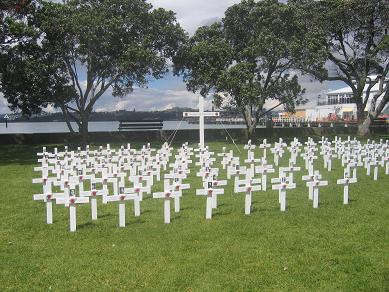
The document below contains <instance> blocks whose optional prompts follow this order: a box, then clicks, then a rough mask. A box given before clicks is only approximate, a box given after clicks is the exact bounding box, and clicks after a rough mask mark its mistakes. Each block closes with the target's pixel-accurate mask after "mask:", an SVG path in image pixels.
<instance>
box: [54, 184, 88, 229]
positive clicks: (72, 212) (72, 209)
mask: <svg viewBox="0 0 389 292" xmlns="http://www.w3.org/2000/svg"><path fill="white" fill-rule="evenodd" d="M56 203H57V204H61V205H65V207H67V208H69V223H70V224H69V225H70V232H74V231H76V226H77V222H76V217H77V216H76V205H78V204H88V203H89V198H88V197H76V196H75V195H74V190H71V195H70V196H69V197H64V198H58V199H57V200H56Z"/></svg>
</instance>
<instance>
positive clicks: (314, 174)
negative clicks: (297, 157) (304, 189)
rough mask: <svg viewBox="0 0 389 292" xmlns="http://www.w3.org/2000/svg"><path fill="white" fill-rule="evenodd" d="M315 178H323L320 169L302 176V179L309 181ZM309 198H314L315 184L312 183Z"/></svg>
mask: <svg viewBox="0 0 389 292" xmlns="http://www.w3.org/2000/svg"><path fill="white" fill-rule="evenodd" d="M315 178H317V179H321V174H320V173H319V171H318V170H315V171H314V172H311V173H309V174H308V175H303V176H302V180H303V181H307V182H313V181H314V180H315ZM308 198H309V199H310V200H313V186H312V185H308Z"/></svg>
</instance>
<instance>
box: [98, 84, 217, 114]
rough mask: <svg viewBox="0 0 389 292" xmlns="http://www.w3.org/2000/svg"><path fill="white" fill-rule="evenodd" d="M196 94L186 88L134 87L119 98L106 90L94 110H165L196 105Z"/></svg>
mask: <svg viewBox="0 0 389 292" xmlns="http://www.w3.org/2000/svg"><path fill="white" fill-rule="evenodd" d="M198 96H199V95H198V94H194V93H191V92H189V91H187V90H186V89H180V88H176V89H170V90H161V89H157V88H135V89H134V91H133V92H132V93H131V94H129V95H128V96H125V97H122V98H119V97H112V95H111V92H110V91H107V92H106V93H105V94H104V95H103V97H102V98H101V99H100V100H99V101H98V102H97V103H96V106H95V111H97V112H102V111H119V110H132V109H134V108H135V109H136V110H137V111H147V110H152V111H157V110H166V109H169V108H173V107H190V108H197V107H198ZM210 107H211V102H210V101H207V102H206V108H207V109H209V108H210Z"/></svg>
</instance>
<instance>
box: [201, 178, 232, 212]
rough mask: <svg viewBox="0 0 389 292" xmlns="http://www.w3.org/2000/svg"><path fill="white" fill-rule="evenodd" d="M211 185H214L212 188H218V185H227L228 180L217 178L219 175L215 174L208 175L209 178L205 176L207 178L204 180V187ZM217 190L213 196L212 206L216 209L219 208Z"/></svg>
mask: <svg viewBox="0 0 389 292" xmlns="http://www.w3.org/2000/svg"><path fill="white" fill-rule="evenodd" d="M210 185H212V188H214V189H215V188H216V187H219V186H226V185H227V181H226V180H218V179H217V175H216V174H214V175H213V177H212V178H211V177H208V178H205V180H204V181H203V187H204V188H206V187H209V186H210ZM217 195H218V194H217V192H216V193H214V194H213V196H212V208H213V209H216V208H217Z"/></svg>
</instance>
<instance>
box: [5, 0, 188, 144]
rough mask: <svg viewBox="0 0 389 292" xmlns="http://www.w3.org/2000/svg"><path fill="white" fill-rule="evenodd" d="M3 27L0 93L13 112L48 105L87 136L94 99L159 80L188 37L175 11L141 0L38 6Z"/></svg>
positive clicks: (75, 0)
mask: <svg viewBox="0 0 389 292" xmlns="http://www.w3.org/2000/svg"><path fill="white" fill-rule="evenodd" d="M4 23H5V24H6V25H7V31H8V34H9V36H8V37H7V39H13V40H14V41H13V42H12V43H10V44H7V45H6V46H3V48H2V51H1V60H2V61H1V62H2V64H3V67H2V69H0V70H1V73H2V78H1V87H0V90H1V91H2V92H3V93H4V96H5V97H6V98H7V100H8V102H9V103H10V104H11V106H12V108H13V109H21V110H22V111H23V113H25V114H31V113H33V112H37V111H39V110H41V109H42V107H45V106H47V105H53V106H55V107H57V108H59V109H61V110H62V112H63V115H64V118H65V120H66V121H67V123H68V126H69V129H70V130H71V131H73V128H72V126H71V124H70V121H75V122H76V123H77V125H78V128H79V132H80V133H81V134H82V136H83V138H84V139H86V136H87V133H88V120H89V116H90V114H91V112H92V111H93V107H94V105H95V104H96V102H97V101H98V99H99V98H101V97H102V95H103V94H104V93H106V92H107V91H108V90H109V89H111V90H112V95H114V96H119V97H121V96H124V95H126V94H128V93H130V92H131V91H132V90H133V86H134V85H137V86H145V85H146V84H147V82H148V80H149V79H150V78H161V77H162V76H163V75H164V73H166V72H167V70H168V67H169V63H170V61H169V60H170V59H171V58H172V57H173V56H174V54H175V52H176V50H177V48H178V47H179V45H180V43H181V42H182V41H184V40H185V37H186V36H185V33H184V31H183V30H182V29H181V27H180V26H179V24H178V23H177V21H176V19H175V15H174V13H173V12H172V11H166V10H164V9H161V8H159V9H153V8H152V6H151V5H150V4H149V3H147V2H146V1H145V0H69V1H65V3H62V4H60V3H53V2H45V1H41V2H40V3H39V4H38V5H36V6H35V10H34V11H33V13H31V16H30V17H28V18H27V19H23V20H20V19H18V18H15V17H11V16H9V17H7V18H6V19H5V22H4Z"/></svg>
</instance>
